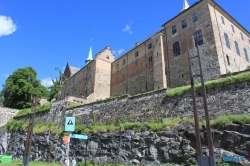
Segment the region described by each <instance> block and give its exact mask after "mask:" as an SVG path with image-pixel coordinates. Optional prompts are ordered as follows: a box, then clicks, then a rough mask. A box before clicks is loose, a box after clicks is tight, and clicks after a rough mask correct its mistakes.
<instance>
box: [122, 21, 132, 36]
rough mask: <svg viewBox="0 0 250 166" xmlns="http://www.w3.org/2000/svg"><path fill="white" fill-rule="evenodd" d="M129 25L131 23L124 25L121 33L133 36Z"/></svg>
mask: <svg viewBox="0 0 250 166" xmlns="http://www.w3.org/2000/svg"><path fill="white" fill-rule="evenodd" d="M131 23H132V21H131V22H130V23H129V24H126V26H125V28H124V29H122V31H123V32H125V33H126V32H128V33H129V34H133V32H132V30H131V27H132V25H131Z"/></svg>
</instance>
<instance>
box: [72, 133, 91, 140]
mask: <svg viewBox="0 0 250 166" xmlns="http://www.w3.org/2000/svg"><path fill="white" fill-rule="evenodd" d="M70 138H78V139H88V136H87V135H81V134H73V135H71V137H70Z"/></svg>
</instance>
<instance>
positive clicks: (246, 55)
mask: <svg viewBox="0 0 250 166" xmlns="http://www.w3.org/2000/svg"><path fill="white" fill-rule="evenodd" d="M244 53H245V57H246V61H247V62H248V63H249V58H248V54H247V50H246V49H245V48H244Z"/></svg>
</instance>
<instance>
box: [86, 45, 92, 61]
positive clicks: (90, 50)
mask: <svg viewBox="0 0 250 166" xmlns="http://www.w3.org/2000/svg"><path fill="white" fill-rule="evenodd" d="M86 60H93V58H92V47H91V46H90V49H89V56H88V58H87V59H86Z"/></svg>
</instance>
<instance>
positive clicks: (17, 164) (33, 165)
mask: <svg viewBox="0 0 250 166" xmlns="http://www.w3.org/2000/svg"><path fill="white" fill-rule="evenodd" d="M22 163H23V161H15V160H14V161H13V162H12V163H0V166H22ZM47 165H49V166H62V164H57V163H47V162H30V163H29V166H47Z"/></svg>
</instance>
